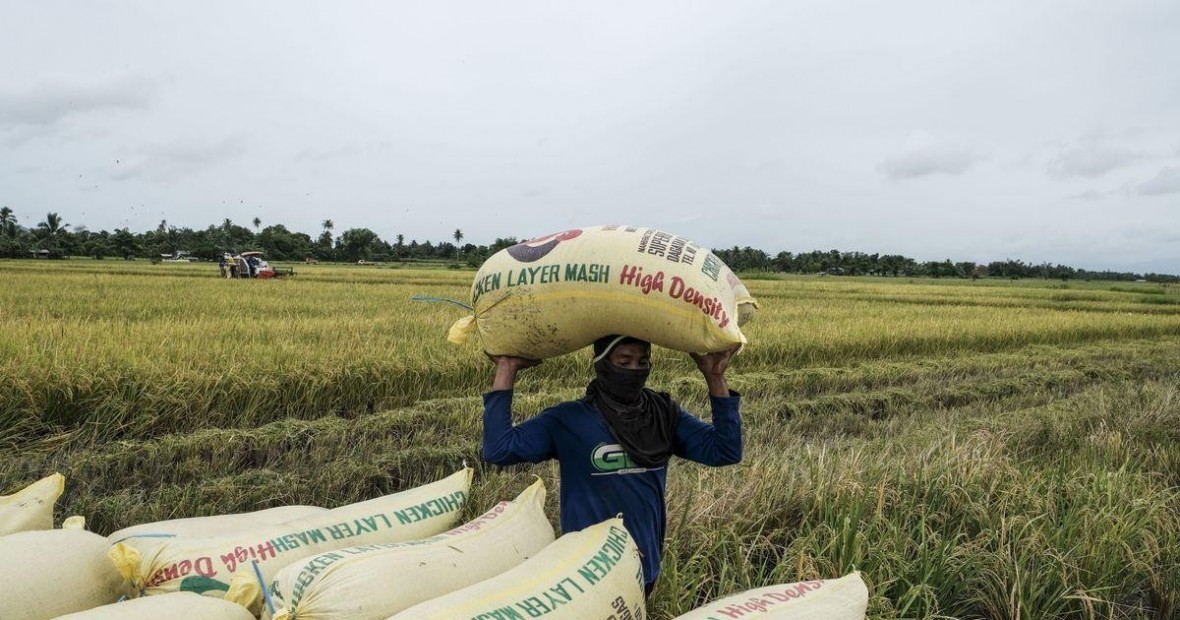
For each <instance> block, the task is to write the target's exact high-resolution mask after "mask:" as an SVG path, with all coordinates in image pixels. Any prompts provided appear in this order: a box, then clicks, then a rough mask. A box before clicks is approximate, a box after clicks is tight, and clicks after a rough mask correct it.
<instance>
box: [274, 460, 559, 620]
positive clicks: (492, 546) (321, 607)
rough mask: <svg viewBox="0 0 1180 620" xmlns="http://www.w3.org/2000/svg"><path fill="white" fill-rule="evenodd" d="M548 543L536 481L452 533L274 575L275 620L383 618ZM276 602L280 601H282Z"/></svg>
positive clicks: (497, 570) (342, 553)
mask: <svg viewBox="0 0 1180 620" xmlns="http://www.w3.org/2000/svg"><path fill="white" fill-rule="evenodd" d="M551 542H553V526H552V525H551V524H550V523H549V519H548V517H546V516H545V484H544V483H543V482H541V481H540V480H538V481H537V482H535V483H534V484H533V485H532V486H530V487H529V488H528V489H526V490H525V491H524V492H523V493H521V494H520V495H519V496H518V497H517V498H516V499H515V500H513V501H511V502H500V503H499V504H497V505H496V506H495V507H494V508H492V509H491V510H489V511H488V512H486V513H484V514H483V515H481V516H479V517H477V518H475V519H473V520H472V521H469V522H467V523H466V524H464V525H461V526H459V527H457V528H455V529H453V530H450V531H448V532H445V533H443V534H439V535H438V536H432V537H430V538H425V539H422V540H413V541H409V542H403V543H387V544H380V545H365V546H362V547H346V548H344V549H338V550H336V551H331V552H328V553H325V554H321V555H318V556H315V557H312V558H308V559H306V560H303V561H301V562H297V563H295V564H292V565H290V566H288V567H287V568H284V569H283V570H281V571H279V574H278V577H276V578H275V580H274V584H273V585H272V587H271V592H272V594H273V595H274V596H275V598H276V602H275V604H276V607H279V611H278V613H277V614H275V616H274V618H275V620H296V619H298V620H328V619H331V618H349V619H350V620H365V619H369V618H372V619H375V620H382V619H383V618H387V617H389V616H390V615H392V614H395V613H397V612H399V611H402V610H404V609H406V608H407V607H410V606H412V605H415V604H417V603H421V602H422V601H426V600H430V599H432V598H435V597H438V596H442V595H444V594H447V593H449V592H454V591H455V590H458V589H459V588H464V587H467V586H469V585H471V584H474V583H478V582H480V581H483V580H485V579H490V578H492V577H495V576H496V575H499V574H501V573H503V572H504V571H506V570H508V569H510V568H512V567H513V566H516V565H517V564H520V563H521V562H523V561H525V560H526V559H528V558H530V557H532V556H533V555H535V554H536V553H537V552H538V551H540V550H541V549H542V548H544V547H545V546H546V545H548V544H549V543H551ZM280 601H282V602H280Z"/></svg>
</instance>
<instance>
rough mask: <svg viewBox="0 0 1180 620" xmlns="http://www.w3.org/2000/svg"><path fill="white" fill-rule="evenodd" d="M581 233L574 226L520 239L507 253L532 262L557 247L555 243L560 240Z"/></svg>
mask: <svg viewBox="0 0 1180 620" xmlns="http://www.w3.org/2000/svg"><path fill="white" fill-rule="evenodd" d="M581 234H582V229H581V228H574V229H572V230H567V231H565V232H559V233H553V234H552V235H545V236H544V237H537V238H536V239H529V240H528V241H522V242H520V243H518V244H516V245H514V246H512V247H510V248H508V255H509V256H511V257H512V258H515V259H516V260H518V261H520V262H522V263H534V262H536V261H539V260H541V259H542V258H545V255H546V254H549V253H550V252H552V251H553V248H555V247H557V244H559V243H561V242H562V241H569V240H570V239H573V238H574V237H577V236H578V235H581Z"/></svg>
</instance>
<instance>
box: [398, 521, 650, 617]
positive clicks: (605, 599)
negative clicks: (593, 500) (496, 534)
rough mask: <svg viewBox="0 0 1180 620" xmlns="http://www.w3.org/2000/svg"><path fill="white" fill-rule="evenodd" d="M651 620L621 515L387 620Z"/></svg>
mask: <svg viewBox="0 0 1180 620" xmlns="http://www.w3.org/2000/svg"><path fill="white" fill-rule="evenodd" d="M646 616H647V608H646V603H645V601H644V596H643V566H642V565H641V564H640V561H639V549H638V548H637V547H636V546H635V541H634V540H632V539H631V535H630V534H629V533H628V532H627V529H626V528H625V527H623V519H622V518H621V517H620V518H615V519H608V520H606V521H603V522H602V523H599V524H598V525H594V526H591V527H588V528H586V529H584V530H581V531H578V532H572V533H569V534H566V535H564V536H562V537H561V538H558V539H557V541H556V542H554V543H553V544H551V545H549V546H548V547H545V548H544V549H542V550H541V552H540V553H538V554H537V555H535V556H533V557H532V558H531V559H529V560H526V561H525V562H524V563H523V564H520V565H518V566H516V567H515V568H513V569H511V570H509V571H508V572H506V573H503V574H501V575H499V576H498V577H493V578H492V579H488V580H487V581H482V582H480V583H477V584H475V585H473V586H468V587H466V588H463V589H462V590H458V591H455V592H452V593H450V594H447V595H446V596H442V597H439V598H436V599H433V600H430V601H426V602H425V603H421V604H418V605H415V606H413V607H411V608H409V609H407V610H405V611H403V612H401V613H399V614H397V615H395V616H392V617H391V618H390V619H389V620H395V619H396V620H455V619H456V618H464V619H466V618H489V619H490V618H538V617H544V618H545V620H587V619H588V618H596V619H599V618H601V619H605V618H616V619H618V620H625V619H626V620H641V619H642V618H645V617H646Z"/></svg>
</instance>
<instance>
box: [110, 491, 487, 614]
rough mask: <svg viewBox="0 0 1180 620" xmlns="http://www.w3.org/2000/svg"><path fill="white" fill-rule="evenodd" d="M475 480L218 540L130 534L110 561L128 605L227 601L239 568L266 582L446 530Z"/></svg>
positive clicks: (119, 541)
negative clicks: (309, 563) (170, 596)
mask: <svg viewBox="0 0 1180 620" xmlns="http://www.w3.org/2000/svg"><path fill="white" fill-rule="evenodd" d="M471 477H472V470H471V469H470V468H464V469H462V470H460V471H458V472H456V473H455V474H453V475H451V476H449V477H447V478H444V479H442V480H439V481H437V482H433V483H430V484H427V485H424V486H420V487H416V488H413V489H409V490H407V491H402V492H400V493H395V494H392V495H387V496H384V497H379V498H376V499H371V500H368V501H364V502H359V503H356V504H349V505H347V506H342V507H340V508H335V509H333V510H327V511H322V512H315V511H313V512H312V513H311V514H309V515H307V516H304V517H301V518H297V519H293V520H289V521H284V522H282V523H278V524H263V525H255V526H252V527H247V528H243V529H238V530H235V531H232V532H230V533H223V534H220V535H217V536H195V537H193V536H176V537H163V538H161V537H156V536H153V535H152V532H150V531H147V532H145V531H140V532H138V533H134V532H133V533H132V534H131V535H130V536H129V537H127V536H124V537H123V538H121V539H114V540H112V542H114V544H113V545H112V546H111V548H110V553H109V555H110V559H111V560H113V561H114V564H115V566H116V568H117V569H118V570H119V573H120V574H121V575H122V576H123V578H124V580H125V586H126V588H127V594H128V596H129V597H130V598H137V597H140V596H145V595H157V594H165V593H168V592H195V593H197V594H205V595H208V596H213V597H216V598H227V593H228V592H229V591H230V581H231V579H232V578H233V575H234V573H235V572H237V571H239V570H242V569H246V570H251V571H254V572H255V573H256V574H257V576H258V577H259V578H260V579H261V580H262V581H263V582H264V583H269V582H270V580H272V579H273V578H274V577H275V575H276V574H277V573H278V572H279V571H280V570H282V569H283V568H284V567H286V566H287V565H289V564H292V563H294V562H298V561H299V560H302V559H304V558H308V557H312V556H315V555H318V554H320V553H324V552H327V551H332V550H334V549H340V548H343V547H347V546H353V545H371V544H382V543H393V542H402V541H407V540H414V539H417V538H423V537H427V536H433V535H435V534H438V533H440V532H443V531H446V530H447V529H449V528H451V527H452V526H454V524H455V523H456V521H458V518H459V511H460V509H461V508H462V507H463V505H464V504H465V503H466V501H467V497H468V494H469V492H470V489H471ZM257 518H258V517H257V516H256V517H253V519H257ZM121 533H125V532H120V533H117V534H121ZM241 596H245V594H244V593H237V592H235V593H233V596H232V597H229V598H238V597H241Z"/></svg>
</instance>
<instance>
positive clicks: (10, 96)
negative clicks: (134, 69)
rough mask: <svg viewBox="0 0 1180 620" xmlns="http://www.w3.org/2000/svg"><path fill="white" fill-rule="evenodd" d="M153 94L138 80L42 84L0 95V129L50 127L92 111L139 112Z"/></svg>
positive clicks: (149, 85)
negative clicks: (123, 110)
mask: <svg viewBox="0 0 1180 620" xmlns="http://www.w3.org/2000/svg"><path fill="white" fill-rule="evenodd" d="M155 90H156V86H155V83H154V82H153V81H151V80H149V79H147V78H144V77H139V76H123V77H117V78H113V79H110V80H107V81H104V82H99V83H75V84H61V83H46V84H41V85H39V86H37V87H36V88H32V89H29V90H26V91H23V92H10V91H0V127H3V126H9V127H18V128H19V127H29V126H31V127H51V126H53V125H56V124H57V123H59V122H61V121H62V120H63V119H65V118H67V117H70V116H74V115H77V114H83V113H86V112H91V111H95V110H106V109H143V108H146V107H147V106H148V104H149V103H150V101H151V98H152V96H153V94H154V92H155Z"/></svg>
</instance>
